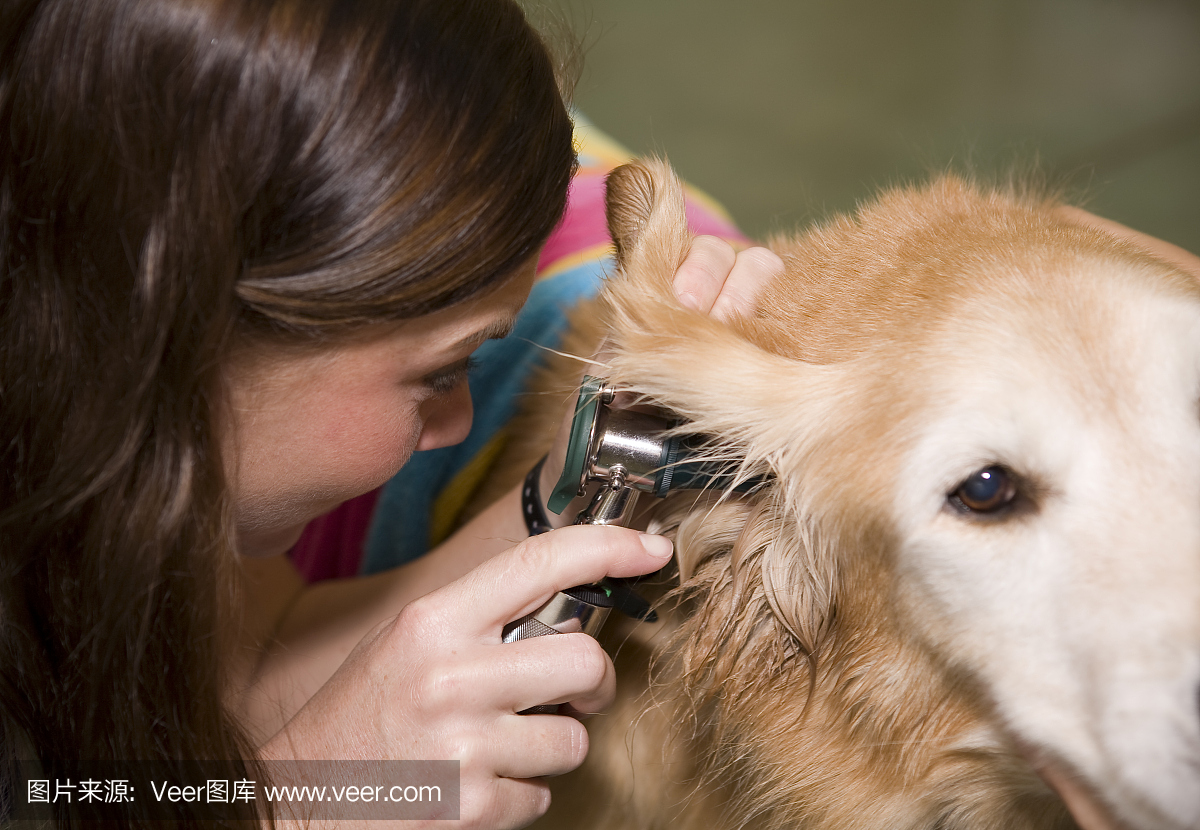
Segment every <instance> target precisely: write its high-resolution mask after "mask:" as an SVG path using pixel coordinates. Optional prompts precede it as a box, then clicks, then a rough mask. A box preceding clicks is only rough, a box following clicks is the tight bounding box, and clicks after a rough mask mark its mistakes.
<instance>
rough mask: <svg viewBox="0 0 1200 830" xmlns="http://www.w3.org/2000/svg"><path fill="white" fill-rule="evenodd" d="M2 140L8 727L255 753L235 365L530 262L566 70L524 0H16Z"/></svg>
mask: <svg viewBox="0 0 1200 830" xmlns="http://www.w3.org/2000/svg"><path fill="white" fill-rule="evenodd" d="M0 136H3V140H2V141H0V725H2V727H3V736H2V739H3V746H4V748H5V750H6V751H7V752H8V753H9V754H10V755H11V754H14V753H15V754H18V755H24V756H25V757H31V758H36V759H41V760H49V759H56V758H57V759H65V758H90V759H95V760H105V759H186V758H206V759H231V758H232V759H249V758H252V755H253V753H252V748H251V747H249V746H248V745H247V741H246V740H245V738H244V736H243V735H242V733H241V731H240V730H239V729H238V727H237V725H236V724H235V723H234V722H233V720H232V718H231V717H230V716H229V715H228V713H227V712H226V711H225V710H224V709H223V707H222V705H221V695H222V692H223V688H222V687H223V682H224V680H225V672H224V670H223V668H222V666H223V655H224V654H226V653H227V650H228V648H229V642H228V636H227V635H228V631H227V629H228V628H229V627H230V626H228V625H225V624H223V623H224V621H227V620H233V619H236V613H235V609H234V607H233V605H234V603H233V601H232V597H233V595H234V592H233V591H232V590H231V587H230V586H231V585H233V581H234V580H233V576H232V574H233V553H232V550H231V548H230V539H231V533H230V521H229V516H230V505H229V503H228V496H227V493H226V488H225V482H224V480H223V474H222V463H221V458H220V453H219V441H218V440H217V436H216V421H217V409H218V407H219V406H220V368H221V366H222V365H223V362H224V361H225V360H226V359H227V358H228V356H229V354H230V350H231V348H232V346H233V345H234V344H235V343H239V342H245V341H246V340H247V339H250V340H252V341H254V342H261V341H264V340H265V341H266V342H271V341H280V340H290V341H295V340H297V339H299V340H302V341H304V342H308V343H316V344H318V345H319V344H320V343H322V342H325V341H326V340H328V339H329V338H331V337H334V338H336V337H338V336H340V335H341V334H342V333H344V332H347V331H350V330H354V329H357V328H361V327H362V326H365V325H369V324H372V323H377V322H381V321H386V320H394V319H400V318H406V317H412V316H417V315H420V314H423V313H427V312H429V311H432V310H435V309H438V308H443V307H446V306H448V305H451V304H454V303H456V302H459V301H461V300H463V299H465V298H467V297H469V296H472V295H474V294H476V293H478V292H480V291H483V290H486V289H487V288H488V287H490V286H491V285H493V284H495V283H496V282H497V281H498V280H501V279H504V278H505V277H507V275H508V274H509V273H511V272H512V271H513V269H514V267H515V266H516V265H518V264H519V263H522V262H524V261H526V260H527V259H528V258H529V257H530V256H531V255H532V254H533V253H534V252H535V251H536V250H537V248H538V247H539V246H540V244H541V243H542V242H543V241H544V240H545V238H546V236H547V235H548V234H549V231H550V229H551V227H552V226H553V224H554V223H555V221H556V220H557V219H558V217H559V215H560V214H561V212H562V210H563V207H564V204H565V198H566V189H567V184H568V182H569V179H570V175H571V172H572V169H573V165H574V155H573V150H572V146H571V125H570V121H569V119H568V115H567V113H566V110H565V108H564V105H563V102H562V98H561V95H560V94H559V91H558V87H557V84H556V78H555V68H554V66H553V65H552V61H551V59H550V57H549V56H548V53H547V50H546V48H545V47H544V45H543V44H542V42H541V40H540V39H539V38H538V37H537V35H536V34H535V33H534V32H533V31H532V30H531V29H530V27H529V26H528V24H527V23H526V21H525V19H524V16H523V15H522V13H521V11H520V9H519V8H518V7H517V6H516V5H515V4H514V3H513V2H511V0H6V2H5V3H4V4H3V5H2V6H0ZM232 763H234V764H235V766H236V765H237V764H240V763H241V762H240V761H237V762H232ZM239 768H240V767H239ZM231 777H233V776H232V775H231ZM60 818H61V819H67V818H69V817H68V816H67V815H66V814H65V813H63V814H60Z"/></svg>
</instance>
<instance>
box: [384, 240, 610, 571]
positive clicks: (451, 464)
mask: <svg viewBox="0 0 1200 830" xmlns="http://www.w3.org/2000/svg"><path fill="white" fill-rule="evenodd" d="M611 262H612V260H611V258H606V259H601V260H593V261H589V262H586V263H584V264H582V265H579V266H577V267H575V268H572V269H570V270H567V271H564V272H563V273H561V274H556V275H555V276H553V277H549V278H547V279H543V280H540V281H539V282H537V283H536V284H535V285H534V286H533V290H532V291H531V292H530V295H529V302H527V303H526V304H525V307H524V308H523V309H522V310H521V313H520V315H519V316H518V317H517V322H516V325H515V326H514V328H513V331H512V333H511V334H510V335H509V336H508V337H506V338H504V339H503V340H491V341H488V342H486V343H484V344H483V345H482V346H480V347H479V349H478V350H477V351H476V352H475V359H476V360H477V361H478V364H477V365H476V367H475V368H474V369H473V370H472V372H471V376H470V378H469V383H470V386H471V400H472V403H473V405H474V407H475V420H474V423H473V424H472V426H471V432H470V434H469V435H468V436H467V440H466V441H464V442H463V443H461V444H457V445H455V446H453V447H442V448H441V449H436V450H429V451H427V452H419V453H415V454H414V455H413V457H412V458H411V459H410V460H409V462H408V463H407V464H406V465H404V469H402V470H401V471H400V472H399V473H398V474H397V475H396V477H395V478H393V479H392V480H391V481H389V482H388V483H387V484H385V485H384V486H383V489H382V491H381V492H380V495H379V501H378V503H377V505H376V508H375V514H374V516H373V517H372V519H371V527H370V530H369V531H368V534H367V544H366V550H365V551H364V553H363V558H362V566H361V569H360V572H361V573H363V574H371V573H377V572H379V571H384V570H387V569H388V568H394V567H395V566H397V565H401V564H403V563H405V562H408V561H411V560H413V559H416V558H418V557H420V556H422V555H423V554H425V553H426V552H427V551H428V549H429V547H430V545H429V541H430V516H431V514H432V512H433V504H434V502H435V500H436V499H437V497H438V494H440V493H441V492H442V490H443V489H444V488H445V487H446V485H447V484H449V483H450V481H451V480H452V479H453V478H454V476H455V475H456V474H457V473H458V472H459V471H460V470H461V469H462V468H463V467H464V466H466V465H467V464H468V463H469V462H470V461H471V459H473V458H474V457H475V456H476V454H478V453H479V452H480V451H481V450H482V449H483V448H484V447H485V446H486V445H487V444H488V442H489V441H491V440H492V438H493V437H494V436H495V435H496V434H497V433H498V432H499V431H500V430H502V429H503V428H504V425H505V424H507V423H508V421H509V420H510V419H511V418H512V417H513V415H515V414H516V406H517V401H518V396H519V395H520V393H521V392H522V391H523V389H524V388H525V386H526V384H527V383H528V381H529V377H530V374H531V373H532V372H533V370H534V369H535V368H536V367H537V366H538V365H540V362H541V360H542V357H543V355H545V353H546V352H545V350H544V348H543V347H549V348H552V349H553V348H557V347H558V344H559V343H561V342H562V338H563V333H564V329H565V328H566V322H567V320H566V315H567V312H568V311H569V310H570V309H571V308H572V307H574V306H575V305H576V304H577V303H578V302H579V301H580V300H582V299H584V298H586V297H591V296H594V295H595V294H596V292H597V291H598V290H599V288H600V284H601V281H602V280H603V278H604V275H605V274H606V273H607V271H608V269H609V268H610V266H611Z"/></svg>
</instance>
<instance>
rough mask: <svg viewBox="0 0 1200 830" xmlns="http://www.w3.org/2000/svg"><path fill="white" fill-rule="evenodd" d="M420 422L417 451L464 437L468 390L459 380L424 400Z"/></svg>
mask: <svg viewBox="0 0 1200 830" xmlns="http://www.w3.org/2000/svg"><path fill="white" fill-rule="evenodd" d="M421 415H422V420H423V423H424V425H423V426H422V428H421V437H420V439H419V440H418V441H417V449H418V450H436V449H437V448H438V447H448V446H450V445H451V444H458V443H460V442H461V441H464V440H466V437H467V433H468V432H470V431H471V418H472V417H473V415H474V410H473V408H472V406H471V390H470V388H469V387H468V386H467V384H466V383H460V384H459V385H458V386H457V387H455V389H454V391H453V392H450V393H448V394H445V395H439V396H437V397H436V398H431V399H430V400H428V401H427V402H426V403H425V404H424V406H422V407H421Z"/></svg>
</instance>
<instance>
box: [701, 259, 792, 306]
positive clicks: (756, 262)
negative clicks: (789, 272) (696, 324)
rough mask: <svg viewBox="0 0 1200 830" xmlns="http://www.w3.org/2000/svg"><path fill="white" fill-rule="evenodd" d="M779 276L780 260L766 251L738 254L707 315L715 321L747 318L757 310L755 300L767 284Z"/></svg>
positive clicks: (781, 268)
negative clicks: (714, 318)
mask: <svg viewBox="0 0 1200 830" xmlns="http://www.w3.org/2000/svg"><path fill="white" fill-rule="evenodd" d="M782 274H783V260H782V259H780V258H779V256H778V255H777V254H776V253H775V252H774V251H771V250H768V249H766V248H747V249H746V250H744V251H738V254H737V260H736V262H734V265H733V270H731V271H730V272H729V278H728V279H726V280H725V285H724V286H722V288H721V293H720V295H719V296H718V297H717V299H716V301H715V302H714V303H713V305H712V311H711V312H710V313H711V314H712V316H713V317H716V318H717V319H718V320H729V319H731V318H733V317H737V316H742V317H749V316H750V315H751V314H753V313H754V312H755V310H756V309H757V308H758V298H759V296H761V295H762V292H763V289H765V288H766V287H767V285H768V284H769V283H771V282H772V281H774V280H776V279H778V278H779V276H780V275H782Z"/></svg>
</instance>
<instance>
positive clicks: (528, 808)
mask: <svg viewBox="0 0 1200 830" xmlns="http://www.w3.org/2000/svg"><path fill="white" fill-rule="evenodd" d="M514 717H515V716H514ZM460 790H461V792H462V802H461V807H460V809H459V823H460V825H461V826H463V827H488V828H496V830H508V829H509V828H517V827H525V826H526V825H528V824H530V823H531V822H533V821H534V820H535V819H538V818H540V817H541V816H543V815H545V813H546V811H547V810H548V809H550V787H549V786H547V784H546V782H545V781H539V780H537V779H533V780H528V779H514V778H492V779H491V780H490V781H488V782H486V783H484V784H481V785H480V786H478V787H473V786H470V782H467V781H464V782H463V785H462V787H461V788H460Z"/></svg>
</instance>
